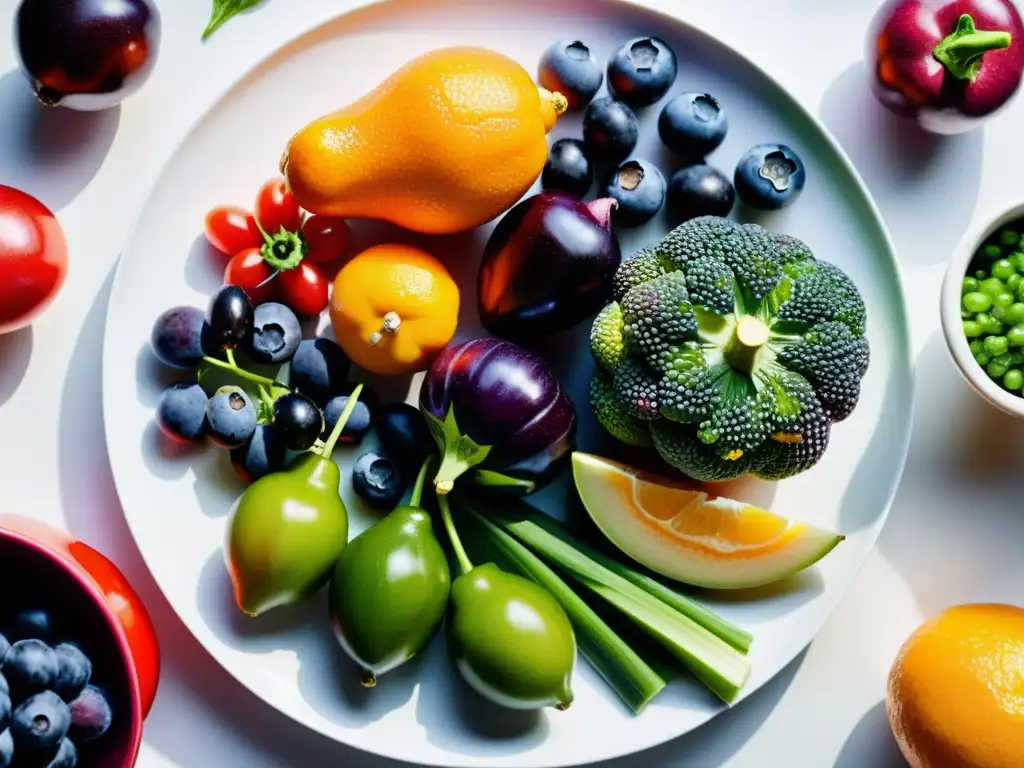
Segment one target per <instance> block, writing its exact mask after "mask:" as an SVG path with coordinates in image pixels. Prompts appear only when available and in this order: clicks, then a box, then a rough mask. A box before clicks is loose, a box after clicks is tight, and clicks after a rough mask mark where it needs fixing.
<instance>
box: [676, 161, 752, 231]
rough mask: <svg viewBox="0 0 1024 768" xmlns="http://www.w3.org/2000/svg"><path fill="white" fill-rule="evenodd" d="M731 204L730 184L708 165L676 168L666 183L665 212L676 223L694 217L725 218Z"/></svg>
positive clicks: (733, 197)
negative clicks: (666, 208)
mask: <svg viewBox="0 0 1024 768" xmlns="http://www.w3.org/2000/svg"><path fill="white" fill-rule="evenodd" d="M735 202H736V191H735V190H734V189H733V186H732V182H731V181H729V178H728V177H727V176H726V175H725V174H724V173H722V172H721V171H720V170H718V169H717V168H712V167H711V166H710V165H689V166H687V167H685V168H680V169H679V170H678V171H676V172H675V173H674V174H673V175H672V178H671V180H669V183H668V211H669V215H670V218H671V219H672V220H673V222H674V223H676V224H678V223H681V222H684V221H687V220H689V219H695V218H697V217H698V216H728V215H729V212H730V211H732V206H733V203H735Z"/></svg>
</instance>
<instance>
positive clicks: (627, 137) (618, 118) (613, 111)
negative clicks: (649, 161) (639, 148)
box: [583, 96, 640, 162]
mask: <svg viewBox="0 0 1024 768" xmlns="http://www.w3.org/2000/svg"><path fill="white" fill-rule="evenodd" d="M639 138H640V122H639V121H638V120H637V119H636V115H635V114H634V113H633V110H632V109H630V108H629V107H627V106H626V105H625V104H623V103H622V102H621V101H616V100H615V99H613V98H610V97H608V96H604V97H602V98H600V99H594V100H593V101H592V102H590V106H588V107H587V111H586V112H584V113H583V141H584V143H585V144H586V145H587V149H588V150H589V151H590V153H591V157H601V158H603V159H606V160H608V161H610V162H618V161H620V160H623V159H625V158H626V157H629V153H630V152H632V151H633V148H634V147H636V142H637V139H639Z"/></svg>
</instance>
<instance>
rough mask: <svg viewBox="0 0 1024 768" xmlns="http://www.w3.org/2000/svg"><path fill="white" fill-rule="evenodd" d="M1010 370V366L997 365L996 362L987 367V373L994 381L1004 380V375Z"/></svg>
mask: <svg viewBox="0 0 1024 768" xmlns="http://www.w3.org/2000/svg"><path fill="white" fill-rule="evenodd" d="M1009 369H1010V366H1009V365H1003V364H1002V363H997V362H996V361H995V360H993V361H992V362H990V363H989V364H988V365H986V366H985V373H987V374H988V375H989V376H991V377H992V378H993V379H999V378H1002V376H1003V374H1004V373H1006V372H1007V371H1008V370H1009Z"/></svg>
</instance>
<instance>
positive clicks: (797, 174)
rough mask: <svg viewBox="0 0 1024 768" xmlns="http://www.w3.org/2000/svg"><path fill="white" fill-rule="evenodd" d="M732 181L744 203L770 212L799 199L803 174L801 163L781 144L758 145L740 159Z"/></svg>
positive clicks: (804, 173)
mask: <svg viewBox="0 0 1024 768" xmlns="http://www.w3.org/2000/svg"><path fill="white" fill-rule="evenodd" d="M733 180H734V183H735V184H736V193H737V194H738V195H739V196H740V199H741V200H742V201H743V202H744V203H746V204H747V205H749V206H751V207H752V208H760V209H762V210H765V211H774V210H778V209H779V208H785V207H786V206H787V205H790V204H791V203H792V202H793V201H794V200H796V199H797V197H799V196H800V192H801V191H802V190H803V188H804V182H805V181H806V180H807V173H806V171H805V170H804V164H803V161H802V160H801V159H800V158H799V156H798V155H797V154H796V152H794V151H793V150H792V149H790V148H789V147H787V146H786V145H785V144H758V145H757V146H756V147H752V148H751V149H750V150H749V151H748V152H747V154H745V155H744V156H743V157H742V158H740V161H739V163H738V164H737V165H736V175H735V177H734V179H733Z"/></svg>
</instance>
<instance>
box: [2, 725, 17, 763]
mask: <svg viewBox="0 0 1024 768" xmlns="http://www.w3.org/2000/svg"><path fill="white" fill-rule="evenodd" d="M12 765H14V737H13V736H11V731H10V729H9V728H8V729H7V730H6V731H0V768H11V766H12Z"/></svg>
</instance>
